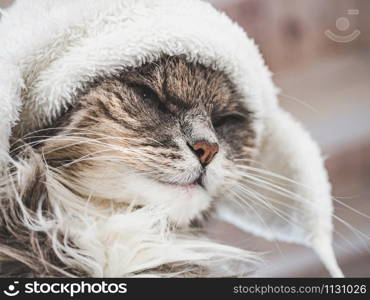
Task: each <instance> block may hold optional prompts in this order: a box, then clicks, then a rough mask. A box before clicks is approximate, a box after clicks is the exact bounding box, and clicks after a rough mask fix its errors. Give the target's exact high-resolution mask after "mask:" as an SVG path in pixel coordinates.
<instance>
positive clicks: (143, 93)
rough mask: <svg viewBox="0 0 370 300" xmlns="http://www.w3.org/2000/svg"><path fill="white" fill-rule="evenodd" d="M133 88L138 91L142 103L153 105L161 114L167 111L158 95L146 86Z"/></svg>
mask: <svg viewBox="0 0 370 300" xmlns="http://www.w3.org/2000/svg"><path fill="white" fill-rule="evenodd" d="M134 88H135V89H136V90H137V91H138V93H139V95H140V97H141V99H142V100H143V101H144V102H148V103H152V104H154V105H155V106H156V107H157V108H158V109H159V110H160V111H161V112H163V113H167V112H168V109H167V107H166V106H165V104H164V103H163V102H162V101H161V99H160V98H159V96H158V94H157V93H156V92H155V91H154V90H153V89H151V88H150V87H148V86H146V85H135V86H134Z"/></svg>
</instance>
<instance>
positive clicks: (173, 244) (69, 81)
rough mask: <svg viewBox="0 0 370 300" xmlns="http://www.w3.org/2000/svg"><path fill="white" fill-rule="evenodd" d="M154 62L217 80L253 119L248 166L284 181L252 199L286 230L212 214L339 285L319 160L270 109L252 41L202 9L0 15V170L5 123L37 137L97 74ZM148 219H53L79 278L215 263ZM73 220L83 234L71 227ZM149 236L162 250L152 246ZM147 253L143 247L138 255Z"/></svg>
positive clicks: (150, 4) (53, 5) (197, 5)
mask: <svg viewBox="0 0 370 300" xmlns="http://www.w3.org/2000/svg"><path fill="white" fill-rule="evenodd" d="M162 54H168V55H186V57H187V59H188V60H189V61H193V62H200V63H202V64H204V65H206V66H209V67H212V68H215V69H218V70H222V71H224V72H226V73H227V74H228V75H229V77H230V79H231V80H232V81H233V82H234V84H235V85H236V87H237V88H238V89H239V92H240V93H241V95H243V97H244V99H245V103H246V105H247V106H248V108H249V109H251V110H252V111H254V112H256V116H257V119H256V122H255V124H254V125H255V128H254V129H255V130H256V133H257V137H258V147H259V155H258V158H257V160H258V163H260V164H261V165H262V166H263V167H264V169H266V172H268V171H270V172H274V173H276V174H281V176H282V177H283V176H284V178H285V177H287V178H289V179H291V180H292V181H291V182H290V181H289V182H288V183H289V186H288V187H287V190H289V191H290V192H291V194H288V196H287V193H286V191H284V193H283V192H282V193H281V195H279V194H277V193H276V192H275V193H272V192H271V194H269V192H268V191H266V188H264V189H262V190H261V193H264V194H265V196H266V195H267V196H268V197H270V198H271V199H272V200H274V199H275V200H279V201H285V202H286V203H288V204H289V206H290V207H288V206H284V207H283V209H285V213H286V214H288V215H289V217H288V219H289V220H290V221H291V222H281V218H278V217H277V216H276V215H274V214H271V213H269V212H268V211H266V210H261V211H259V213H260V214H261V216H262V217H263V219H264V220H265V222H266V223H267V224H268V225H269V226H268V227H269V229H267V227H266V226H263V225H262V224H261V222H260V221H259V220H258V219H256V215H254V214H248V213H246V212H243V211H240V210H239V209H237V208H235V207H233V206H232V205H231V204H230V202H228V201H227V199H225V201H221V202H220V203H219V204H218V212H219V215H220V216H221V217H222V218H224V219H226V220H227V221H229V222H231V223H233V224H235V225H237V226H239V227H241V228H243V229H244V230H247V231H251V232H253V233H254V234H256V235H260V236H263V237H266V238H269V239H280V240H285V241H290V242H297V243H302V244H304V245H307V246H310V247H313V248H314V249H315V250H316V251H317V252H318V254H319V255H320V257H321V258H322V260H323V261H324V263H325V265H326V266H327V268H328V270H329V271H330V272H331V274H332V275H333V276H341V275H342V273H341V271H340V269H339V268H338V266H337V263H336V261H335V257H334V254H333V250H332V246H331V241H332V220H331V215H332V210H333V209H332V203H331V194H330V184H329V182H328V177H327V174H326V171H325V169H324V166H323V159H322V158H321V155H320V151H319V149H318V147H317V145H316V144H315V143H314V141H313V140H312V139H311V137H310V136H309V135H308V134H307V133H306V131H305V130H304V129H303V128H302V127H301V126H300V125H299V124H298V123H297V122H296V121H294V120H293V119H292V118H291V116H290V115H289V114H287V113H286V112H284V111H282V110H281V109H280V108H279V107H278V103H277V97H276V94H277V89H276V88H275V87H274V85H273V83H272V80H271V74H270V72H269V71H268V69H267V67H266V66H265V64H264V62H263V59H262V57H261V55H260V53H259V51H258V48H257V47H256V46H255V44H254V42H253V41H252V40H251V39H249V38H248V37H247V36H246V34H245V32H244V31H243V30H242V29H241V28H240V27H239V26H238V25H236V24H234V23H233V22H232V21H231V20H230V19H229V18H228V17H227V16H226V15H224V14H222V13H220V12H218V11H216V10H215V9H214V8H213V7H212V6H211V5H209V4H208V3H205V2H202V1H198V0H110V1H104V0H94V1H92V0H63V1H61V0H23V1H22V0H17V1H16V3H15V5H14V6H13V7H12V8H10V9H8V10H6V11H4V13H3V18H2V20H1V23H0V106H1V107H0V109H1V110H0V142H1V144H0V162H1V163H3V164H6V162H7V160H8V159H9V156H8V148H9V136H10V132H11V129H12V127H13V126H14V125H15V124H16V123H17V122H18V123H20V125H21V129H22V133H24V134H25V133H27V132H30V131H32V130H35V129H38V128H40V127H41V126H42V124H46V123H47V122H49V121H50V120H52V119H55V118H56V117H59V116H60V115H61V113H62V112H63V109H64V108H65V107H66V104H68V103H73V101H75V99H76V96H77V94H78V92H79V91H80V90H83V88H84V86H86V84H88V83H89V82H91V81H93V80H94V79H95V78H97V77H98V76H106V75H109V74H114V73H117V72H119V71H121V70H124V69H125V68H128V67H133V66H134V67H137V66H140V65H142V64H144V63H146V62H151V61H154V60H156V59H157V58H159V57H160V56H161V55H162ZM52 178H54V177H53V176H50V180H52ZM280 179H281V178H276V180H280ZM281 180H282V179H281ZM283 181H284V182H285V183H287V182H286V179H284V180H283ZM293 182H294V183H293ZM51 186H54V188H57V186H58V185H57V183H56V182H55V183H53V184H51ZM57 192H58V193H59V194H61V195H63V197H65V198H64V199H60V201H61V202H63V201H66V200H65V199H68V195H66V194H65V193H60V192H61V191H57ZM282 194H284V195H282ZM67 202H68V201H67ZM274 203H276V201H275V202H274V201H271V205H274ZM63 205H65V204H63ZM204 205H205V206H206V204H204ZM80 208H81V207H80ZM256 209H257V210H258V208H256ZM160 211H161V210H160V209H159V210H157V209H153V210H151V209H147V210H141V211H140V212H136V213H131V214H127V215H114V216H111V217H109V218H108V219H106V218H103V219H101V220H99V218H91V217H88V216H86V218H82V217H81V218H80V220H78V221H76V220H74V221H73V222H77V223H73V222H72V224H73V225H75V226H71V223H68V222H69V221H68V220H67V219H66V218H64V219H63V221H61V222H62V223H61V224H62V225H61V224H59V225H58V226H64V225H66V226H67V225H69V226H68V228H65V230H66V231H68V230H70V231H71V232H70V234H71V235H74V236H75V239H77V240H78V242H77V244H78V245H79V246H81V248H83V249H89V251H90V252H91V253H90V254H91V255H92V256H94V258H96V260H95V261H96V262H97V263H96V265H95V266H88V267H86V268H91V270H90V271H89V273H90V274H91V275H92V276H127V275H129V274H134V273H135V271H137V269H140V268H141V269H143V266H145V265H146V266H148V267H153V266H158V265H159V262H164V261H165V262H170V261H176V260H180V261H184V262H185V261H186V262H189V261H192V260H195V261H196V260H205V261H206V260H207V259H209V260H212V258H215V257H214V256H215V255H213V256H212V255H211V256H210V255H208V256H207V255H206V254H204V252H202V251H198V250H199V249H202V248H207V247H209V248H212V247H213V246H214V244H210V243H208V242H202V241H198V240H197V241H188V240H186V239H181V238H180V239H178V238H174V237H173V236H172V235H171V233H165V234H164V233H163V230H164V231H166V230H165V228H166V226H163V228H162V227H161V226H160V225H158V224H157V223H156V222H154V221H153V223H151V221H150V220H158V215H157V213H159V212H160ZM152 214H154V217H153V218H151V217H150V216H151V215H152ZM185 218H186V216H185ZM159 219H160V218H159ZM84 222H85V223H86V224H89V226H86V227H84V226H82V225H81V224H83V223H84ZM295 223H298V224H295ZM91 224H92V226H90V225H91ZM137 228H140V229H142V235H139V236H138V235H137V232H136V230H137ZM121 229H122V230H121ZM122 231H124V232H128V234H127V235H123V234H122ZM82 232H83V234H81V233H82ZM161 232H162V233H161ZM129 233H132V235H130V234H129ZM159 233H161V234H159ZM158 237H161V241H162V242H163V243H162V242H161V243H158V239H157V238H158ZM154 240H156V242H155V243H154V242H153V241H154ZM151 243H152V244H153V243H154V245H155V246H154V247H149V248H145V247H144V246H143V245H148V244H151ZM203 243H205V244H203ZM207 243H208V244H207ZM107 244H109V245H111V247H106V245H107ZM143 247H144V248H143ZM223 247H224V246H220V245H217V246H214V248H212V250H220V257H222V254H223V253H225V252H228V254H229V255H231V256H232V255H235V256H238V255H239V256H240V257H243V256H245V258H246V260H248V259H249V258H250V257H248V255H247V256H246V255H245V253H244V254H243V252H242V251H240V252H238V250H235V249H231V248H227V247H226V248H223ZM133 249H144V250H143V251H135V250H133ZM197 249H198V250H197ZM139 253H140V255H139ZM213 253H214V252H213ZM135 255H138V256H135ZM197 255H198V256H197ZM164 256H166V257H164ZM179 258H180V259H179ZM117 260H123V261H125V262H126V261H127V262H128V261H129V262H130V263H127V264H126V265H125V266H123V265H124V264H125V263H122V264H117V263H116V262H117ZM81 263H83V262H81ZM88 263H91V262H88ZM87 265H88V264H87ZM103 266H104V267H103ZM144 269H145V268H144ZM123 270H124V271H123Z"/></svg>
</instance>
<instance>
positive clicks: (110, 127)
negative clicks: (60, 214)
mask: <svg viewBox="0 0 370 300" xmlns="http://www.w3.org/2000/svg"><path fill="white" fill-rule="evenodd" d="M252 122H253V115H252V113H251V112H249V111H248V109H247V108H246V107H245V104H244V103H243V101H242V99H241V97H240V96H239V94H238V93H237V92H236V91H235V89H234V87H233V85H232V84H231V82H230V81H229V80H228V78H227V77H226V76H225V75H224V74H223V73H221V72H218V71H214V70H211V69H209V68H205V67H203V66H202V65H199V64H190V63H187V62H186V60H185V59H184V58H181V57H163V58H162V59H161V60H159V61H157V62H155V63H151V64H148V65H145V66H143V67H141V68H138V69H133V70H131V71H127V72H125V73H122V74H121V76H120V77H119V78H118V77H117V78H111V79H106V80H102V81H98V82H97V83H96V84H94V85H93V86H92V87H91V88H90V89H89V91H88V92H87V93H86V94H85V95H83V96H82V97H81V99H80V100H79V104H78V106H77V107H75V108H74V109H73V110H72V111H71V112H70V118H69V119H68V121H66V122H64V124H63V125H64V126H65V129H63V130H62V131H59V132H58V134H57V135H56V136H55V137H53V138H52V139H51V140H49V141H47V142H46V143H45V144H44V146H43V148H42V151H43V153H44V156H45V158H46V161H47V163H48V164H49V165H50V166H51V167H54V168H58V169H59V170H62V172H63V174H65V175H66V178H67V179H68V181H69V182H71V187H73V188H74V189H75V190H76V191H77V192H78V193H79V194H82V195H84V196H86V197H90V198H91V197H93V198H96V199H100V200H103V201H108V200H114V201H118V202H132V201H134V202H135V204H137V205H154V206H161V207H163V208H164V209H168V211H169V214H170V218H172V219H173V220H174V221H175V222H177V223H179V224H184V223H187V222H189V221H190V220H191V219H193V218H194V217H195V216H197V215H198V214H199V213H200V212H202V211H204V210H206V209H207V208H208V207H209V206H210V203H211V201H212V199H214V198H215V197H218V196H220V195H222V193H224V192H225V191H227V186H228V184H232V182H231V181H230V178H231V177H233V175H235V174H234V173H235V172H234V171H235V169H234V168H235V164H236V161H237V159H238V158H241V157H243V158H248V157H250V156H251V155H252V152H253V149H254V133H253V131H252V129H251V128H252V126H251V125H252Z"/></svg>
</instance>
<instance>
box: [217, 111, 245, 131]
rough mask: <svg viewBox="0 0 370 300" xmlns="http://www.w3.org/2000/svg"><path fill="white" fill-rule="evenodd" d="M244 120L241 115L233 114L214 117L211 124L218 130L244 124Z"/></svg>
mask: <svg viewBox="0 0 370 300" xmlns="http://www.w3.org/2000/svg"><path fill="white" fill-rule="evenodd" d="M245 120H246V119H245V116H243V115H242V114H238V113H234V114H227V115H223V116H219V117H216V118H214V121H213V122H212V123H213V126H214V127H215V128H218V127H222V126H224V125H235V124H239V123H242V122H244V121H245Z"/></svg>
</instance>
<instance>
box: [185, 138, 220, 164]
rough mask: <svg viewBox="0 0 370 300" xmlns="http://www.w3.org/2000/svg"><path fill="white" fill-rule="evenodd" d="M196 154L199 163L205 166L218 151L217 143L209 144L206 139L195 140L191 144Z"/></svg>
mask: <svg viewBox="0 0 370 300" xmlns="http://www.w3.org/2000/svg"><path fill="white" fill-rule="evenodd" d="M191 148H192V149H193V151H194V153H195V154H196V156H198V158H199V161H200V163H201V164H202V165H203V166H204V167H205V166H207V165H208V164H209V163H210V162H211V161H212V160H213V158H214V157H215V155H216V154H217V153H218V151H219V146H218V145H217V144H214V143H213V144H211V143H208V142H206V141H199V142H196V143H195V144H194V145H191Z"/></svg>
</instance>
